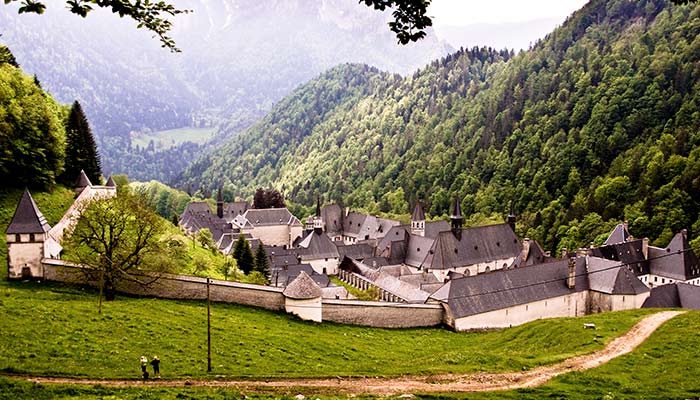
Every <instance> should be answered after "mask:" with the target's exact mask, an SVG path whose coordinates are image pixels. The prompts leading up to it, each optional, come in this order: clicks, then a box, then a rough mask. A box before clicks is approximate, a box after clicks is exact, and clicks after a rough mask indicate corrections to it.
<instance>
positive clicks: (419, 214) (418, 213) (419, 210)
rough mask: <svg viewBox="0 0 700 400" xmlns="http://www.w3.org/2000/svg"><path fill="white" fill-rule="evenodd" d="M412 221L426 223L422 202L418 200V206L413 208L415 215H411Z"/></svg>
mask: <svg viewBox="0 0 700 400" xmlns="http://www.w3.org/2000/svg"><path fill="white" fill-rule="evenodd" d="M411 221H425V213H424V212H423V206H421V204H420V200H416V205H415V207H413V214H411Z"/></svg>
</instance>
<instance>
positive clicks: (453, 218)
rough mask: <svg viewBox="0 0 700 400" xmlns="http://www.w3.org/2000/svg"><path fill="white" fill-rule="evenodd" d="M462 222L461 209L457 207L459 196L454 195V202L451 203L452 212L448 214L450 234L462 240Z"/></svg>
mask: <svg viewBox="0 0 700 400" xmlns="http://www.w3.org/2000/svg"><path fill="white" fill-rule="evenodd" d="M463 223H464V218H462V210H461V209H460V207H459V198H458V197H457V196H455V199H454V202H453V203H452V214H451V215H450V225H451V226H452V234H453V235H455V237H456V238H457V240H462V224H463Z"/></svg>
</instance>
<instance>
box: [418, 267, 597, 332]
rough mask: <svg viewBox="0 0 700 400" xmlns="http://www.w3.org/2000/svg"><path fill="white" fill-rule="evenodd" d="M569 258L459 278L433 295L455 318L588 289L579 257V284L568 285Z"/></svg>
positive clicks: (577, 268) (577, 282)
mask: <svg viewBox="0 0 700 400" xmlns="http://www.w3.org/2000/svg"><path fill="white" fill-rule="evenodd" d="M568 263H569V261H568V260H562V261H556V262H551V263H545V264H538V265H532V266H527V267H522V268H516V269H507V270H497V271H493V272H490V273H485V274H479V275H474V276H470V277H464V278H458V279H454V280H451V281H449V282H447V283H446V284H445V285H444V286H443V287H442V288H440V289H439V290H437V291H436V292H434V293H433V294H432V295H431V296H430V297H431V298H433V299H435V300H438V301H440V302H443V303H447V305H448V307H449V308H450V310H451V312H452V315H453V317H454V318H462V317H466V316H469V315H476V314H481V313H485V312H489V311H494V310H500V309H504V308H508V307H512V306H516V305H521V304H527V303H532V302H535V301H540V300H546V299H550V298H554V297H559V296H564V295H567V294H570V293H574V292H577V291H582V290H587V289H588V282H587V278H586V274H585V272H586V265H585V264H586V261H585V259H584V258H577V259H576V285H575V288H574V289H569V288H568V287H567V285H566V278H567V276H568Z"/></svg>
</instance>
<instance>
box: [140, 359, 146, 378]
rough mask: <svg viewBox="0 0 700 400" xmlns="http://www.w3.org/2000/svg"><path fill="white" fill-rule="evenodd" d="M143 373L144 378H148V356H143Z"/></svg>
mask: <svg viewBox="0 0 700 400" xmlns="http://www.w3.org/2000/svg"><path fill="white" fill-rule="evenodd" d="M141 375H142V376H143V380H146V379H148V358H146V356H141Z"/></svg>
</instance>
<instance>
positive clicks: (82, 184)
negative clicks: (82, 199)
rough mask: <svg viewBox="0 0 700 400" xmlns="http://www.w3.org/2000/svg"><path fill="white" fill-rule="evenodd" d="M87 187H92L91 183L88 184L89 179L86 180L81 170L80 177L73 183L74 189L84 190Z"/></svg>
mask: <svg viewBox="0 0 700 400" xmlns="http://www.w3.org/2000/svg"><path fill="white" fill-rule="evenodd" d="M88 186H92V183H90V179H88V177H87V175H85V171H83V170H82V169H81V170H80V176H78V180H77V181H76V182H75V187H76V188H84V187H88Z"/></svg>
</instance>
